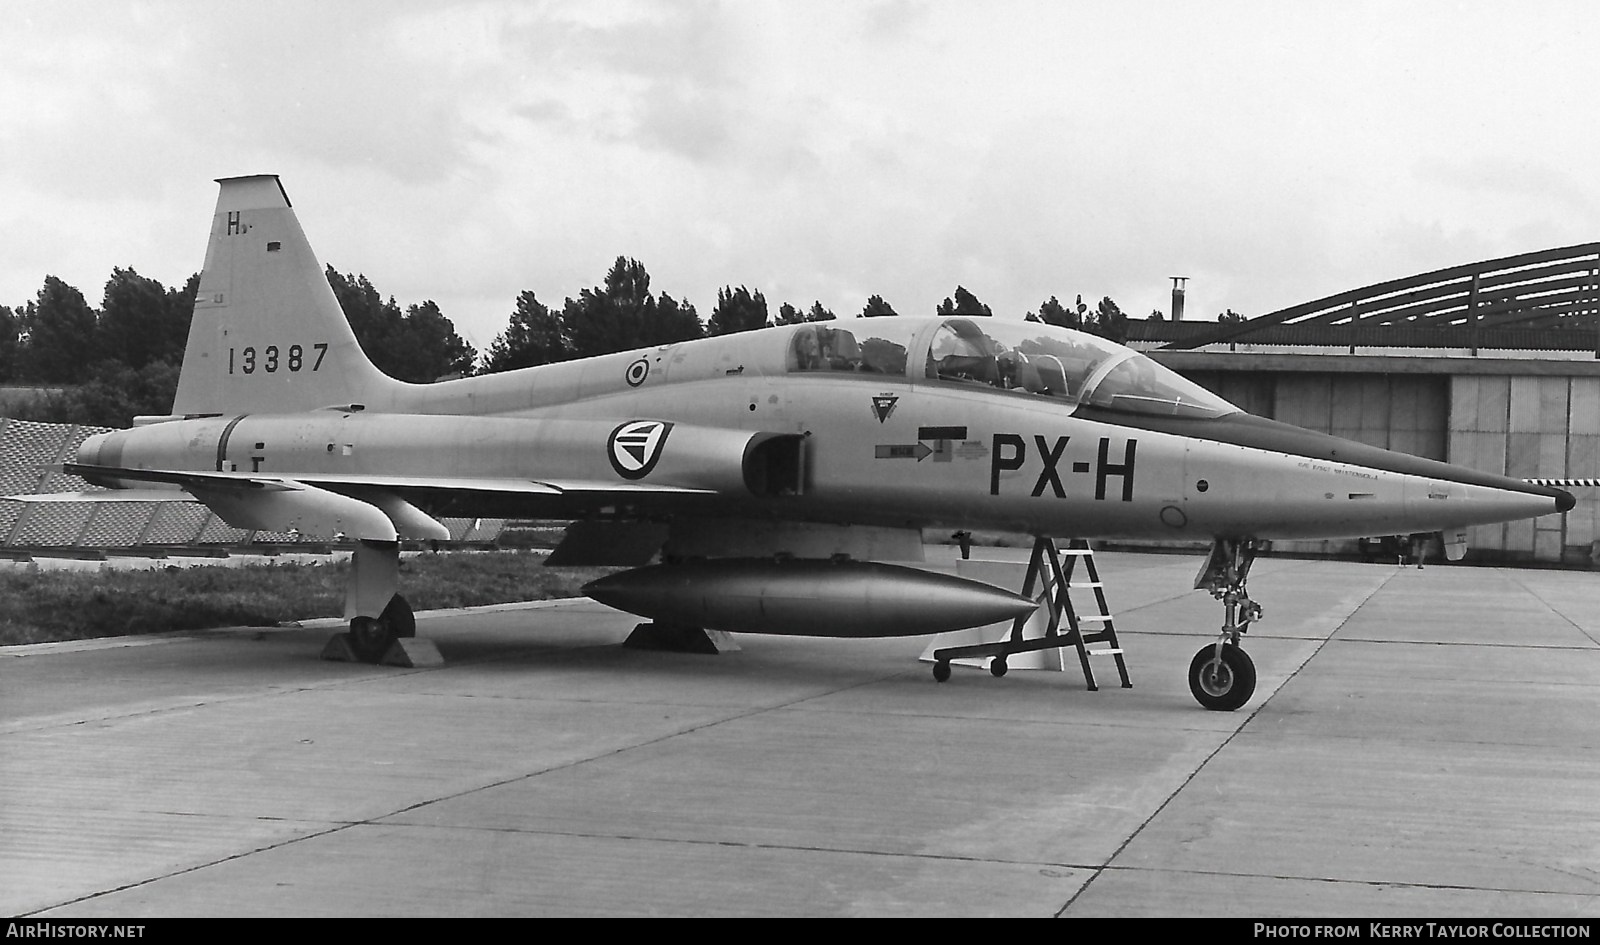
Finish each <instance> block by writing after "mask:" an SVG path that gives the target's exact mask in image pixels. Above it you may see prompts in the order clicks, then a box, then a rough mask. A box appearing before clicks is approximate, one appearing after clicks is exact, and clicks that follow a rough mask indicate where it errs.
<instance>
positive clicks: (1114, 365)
mask: <svg viewBox="0 0 1600 945" xmlns="http://www.w3.org/2000/svg"><path fill="white" fill-rule="evenodd" d="M927 328H928V323H927V322H925V321H922V320H920V319H917V320H913V319H903V318H884V319H873V320H872V321H871V322H870V323H868V324H861V323H858V322H850V323H845V324H841V323H839V322H823V323H813V324H807V325H801V326H799V327H798V328H796V330H795V332H794V334H793V335H792V336H791V337H790V341H789V345H788V358H787V360H788V364H787V368H788V370H789V371H790V372H791V373H813V372H826V373H835V374H836V373H849V374H877V375H888V376H899V377H906V378H907V379H908V380H916V379H918V377H919V375H920V378H921V379H924V380H927V381H933V382H936V383H941V384H961V385H970V386H982V387H987V388H990V389H993V390H996V391H1004V392H1007V393H1012V394H1021V395H1030V396H1035V397H1045V398H1050V399H1052V400H1057V401H1062V402H1064V403H1067V404H1070V405H1072V406H1074V407H1075V406H1077V405H1079V404H1089V405H1091V406H1094V407H1097V408H1100V409H1104V410H1113V411H1120V412H1123V413H1139V414H1152V415H1159V416H1178V417H1202V418H1203V417H1220V416H1224V415H1226V414H1230V413H1237V412H1238V411H1239V408H1238V407H1235V406H1234V405H1232V404H1230V403H1228V402H1227V401H1226V400H1223V399H1222V398H1221V397H1218V396H1217V395H1215V394H1213V393H1211V392H1210V391H1208V390H1206V389H1205V388H1203V387H1201V386H1200V385H1198V384H1195V383H1193V382H1191V381H1188V380H1185V379H1184V378H1182V377H1180V376H1179V375H1177V374H1176V373H1174V372H1172V371H1171V370H1168V369H1167V368H1164V367H1162V366H1161V365H1159V364H1157V363H1156V362H1154V361H1152V360H1151V359H1150V358H1148V357H1146V356H1144V355H1142V354H1139V353H1138V352H1136V351H1133V350H1131V349H1129V348H1125V347H1123V346H1122V345H1119V344H1115V343H1113V342H1110V341H1107V340H1105V339H1104V338H1099V337H1096V336H1095V335H1091V334H1088V333H1087V332H1082V331H1076V330H1074V329H1071V328H1058V327H1056V326H1054V325H1042V324H1038V323H1036V322H1006V321H1001V320H999V319H994V318H981V319H973V318H959V317H958V318H946V319H943V320H940V321H938V322H937V323H935V324H934V325H932V326H931V330H925V329H927ZM924 351H925V357H923V356H920V354H919V353H920V352H924ZM917 365H920V368H919V367H917Z"/></svg>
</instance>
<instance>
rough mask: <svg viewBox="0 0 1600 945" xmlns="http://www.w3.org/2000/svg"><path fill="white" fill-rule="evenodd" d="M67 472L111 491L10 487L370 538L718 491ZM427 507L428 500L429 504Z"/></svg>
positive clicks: (247, 524) (66, 468)
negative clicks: (469, 510) (468, 519)
mask: <svg viewBox="0 0 1600 945" xmlns="http://www.w3.org/2000/svg"><path fill="white" fill-rule="evenodd" d="M60 468H61V471H62V472H65V473H69V474H71V475H75V476H81V477H83V478H84V479H86V480H88V481H89V482H91V483H94V484H97V485H113V484H114V485H116V486H119V487H121V488H114V489H110V490H107V491H105V492H73V493H56V494H49V495H19V496H7V497H6V498H9V499H16V500H21V501H31V502H113V501H135V502H151V501H162V502H172V501H185V500H189V501H196V502H200V503H203V504H204V505H205V506H207V507H208V508H210V509H211V510H212V511H213V512H215V513H216V514H217V515H218V516H220V517H221V518H222V519H223V520H224V521H226V522H227V523H228V524H230V525H232V526H234V527H235V528H247V529H256V530H260V531H289V530H291V529H293V530H297V531H300V532H302V533H305V534H309V535H323V536H332V535H336V534H343V535H345V536H347V537H350V538H356V539H365V540H371V541H396V540H398V539H400V538H411V539H423V540H426V539H436V540H445V539H448V538H449V537H450V531H449V529H448V528H446V527H445V526H444V525H443V524H441V523H440V522H439V521H438V520H437V519H436V518H434V515H433V514H430V513H433V512H436V511H437V510H444V509H449V508H451V507H452V506H456V505H459V504H461V503H463V502H465V503H470V504H471V505H472V506H473V507H475V508H481V507H482V506H483V504H484V502H485V501H487V502H490V503H495V502H499V503H500V504H501V506H502V507H505V508H512V509H520V508H533V509H537V508H539V507H540V500H556V501H560V500H562V499H566V500H568V501H580V502H626V501H630V500H638V499H640V498H644V497H646V496H651V495H656V496H674V497H694V496H707V495H716V491H715V490H712V489H702V488H692V487H686V486H674V485H656V484H649V483H639V482H604V481H589V480H577V479H562V480H549V481H543V480H534V479H517V478H473V477H443V476H382V475H368V474H351V473H332V474H318V473H306V474H303V475H302V474H295V475H294V476H292V477H291V476H284V475H271V474H263V473H250V472H212V471H197V470H183V469H134V468H129V467H124V466H102V465H95V464H89V463H63V464H62V465H61V467H60ZM419 504H420V505H421V506H426V507H427V509H428V510H427V511H424V509H423V508H419Z"/></svg>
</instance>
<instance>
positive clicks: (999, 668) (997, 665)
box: [989, 656, 1011, 678]
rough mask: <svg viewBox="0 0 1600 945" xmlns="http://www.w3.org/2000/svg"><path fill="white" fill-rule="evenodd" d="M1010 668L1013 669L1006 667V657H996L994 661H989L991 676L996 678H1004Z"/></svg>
mask: <svg viewBox="0 0 1600 945" xmlns="http://www.w3.org/2000/svg"><path fill="white" fill-rule="evenodd" d="M1010 668H1011V667H1009V666H1007V665H1006V658H1005V657H1004V656H996V657H995V658H994V659H992V660H990V661H989V674H990V675H991V676H994V677H996V678H998V677H1001V676H1004V675H1005V674H1006V670H1008V669H1010Z"/></svg>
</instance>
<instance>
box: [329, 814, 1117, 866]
mask: <svg viewBox="0 0 1600 945" xmlns="http://www.w3.org/2000/svg"><path fill="white" fill-rule="evenodd" d="M350 826H357V827H359V826H367V827H379V828H387V829H394V828H405V829H414V830H461V831H474V832H481V833H506V834H519V835H524V836H531V837H565V838H568V839H573V840H619V841H626V842H632V843H660V844H667V845H684V846H709V847H737V848H739V849H741V850H783V851H792V852H797V853H837V854H842V855H846V856H877V857H894V858H903V859H908V860H932V861H937V862H949V863H993V864H997V865H1000V866H1032V867H1038V868H1042V869H1065V870H1092V869H1094V868H1095V867H1094V865H1093V864H1089V863H1060V862H1055V861H1052V860H1017V859H1007V858H1003V857H992V856H974V855H971V854H962V853H924V852H917V851H911V850H868V849H863V848H859V847H823V846H807V845H805V844H798V843H765V842H759V841H750V840H697V839H695V838H693V837H653V836H650V835H648V834H624V833H596V832H592V831H578V830H530V829H528V828H525V827H474V826H471V825H460V824H411V823H377V824H374V823H361V824H351V825H350Z"/></svg>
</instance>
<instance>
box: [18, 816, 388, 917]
mask: <svg viewBox="0 0 1600 945" xmlns="http://www.w3.org/2000/svg"><path fill="white" fill-rule="evenodd" d="M354 826H357V824H355V823H341V824H338V825H337V826H333V827H329V828H327V829H326V830H318V831H315V832H314V833H310V834H307V835H306V836H303V837H286V838H284V839H282V840H279V841H277V842H275V843H268V844H264V845H262V846H259V847H256V848H255V849H252V850H242V851H240V852H238V853H230V854H228V855H227V856H222V857H217V858H216V859H213V860H208V861H206V862H204V863H195V864H192V865H190V866H185V867H181V868H179V869H174V870H168V871H167V872H165V873H162V874H161V875H159V876H147V877H145V878H144V879H140V880H135V881H134V882H131V883H123V884H122V885H120V886H113V887H111V888H110V889H100V890H96V891H95V892H90V893H84V894H83V895H81V896H75V897H73V898H71V899H66V900H63V901H61V902H57V903H53V904H51V905H48V906H40V907H39V908H38V909H35V910H33V911H31V912H24V913H19V914H18V916H17V918H19V919H25V918H29V917H32V916H37V915H42V914H43V913H46V912H49V911H50V910H52V909H61V908H65V907H66V906H72V905H77V904H78V903H80V902H88V901H89V900H91V899H98V898H99V897H101V896H109V895H112V894H114V893H119V892H126V891H127V890H129V889H137V888H139V887H140V886H148V885H150V884H151V883H157V882H160V881H161V880H164V879H171V878H173V877H175V876H183V875H185V874H188V873H194V872H198V871H200V870H203V869H209V868H210V867H213V866H218V865H220V864H223V863H227V862H230V861H232V860H242V859H244V858H245V857H247V856H254V855H256V854H257V853H266V852H268V851H269V850H275V849H277V848H279V847H284V846H288V845H289V844H291V843H299V842H300V841H302V840H310V839H312V838H314V837H326V836H328V835H330V834H335V833H338V832H339V831H341V830H349V829H350V828H351V827H354Z"/></svg>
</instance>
